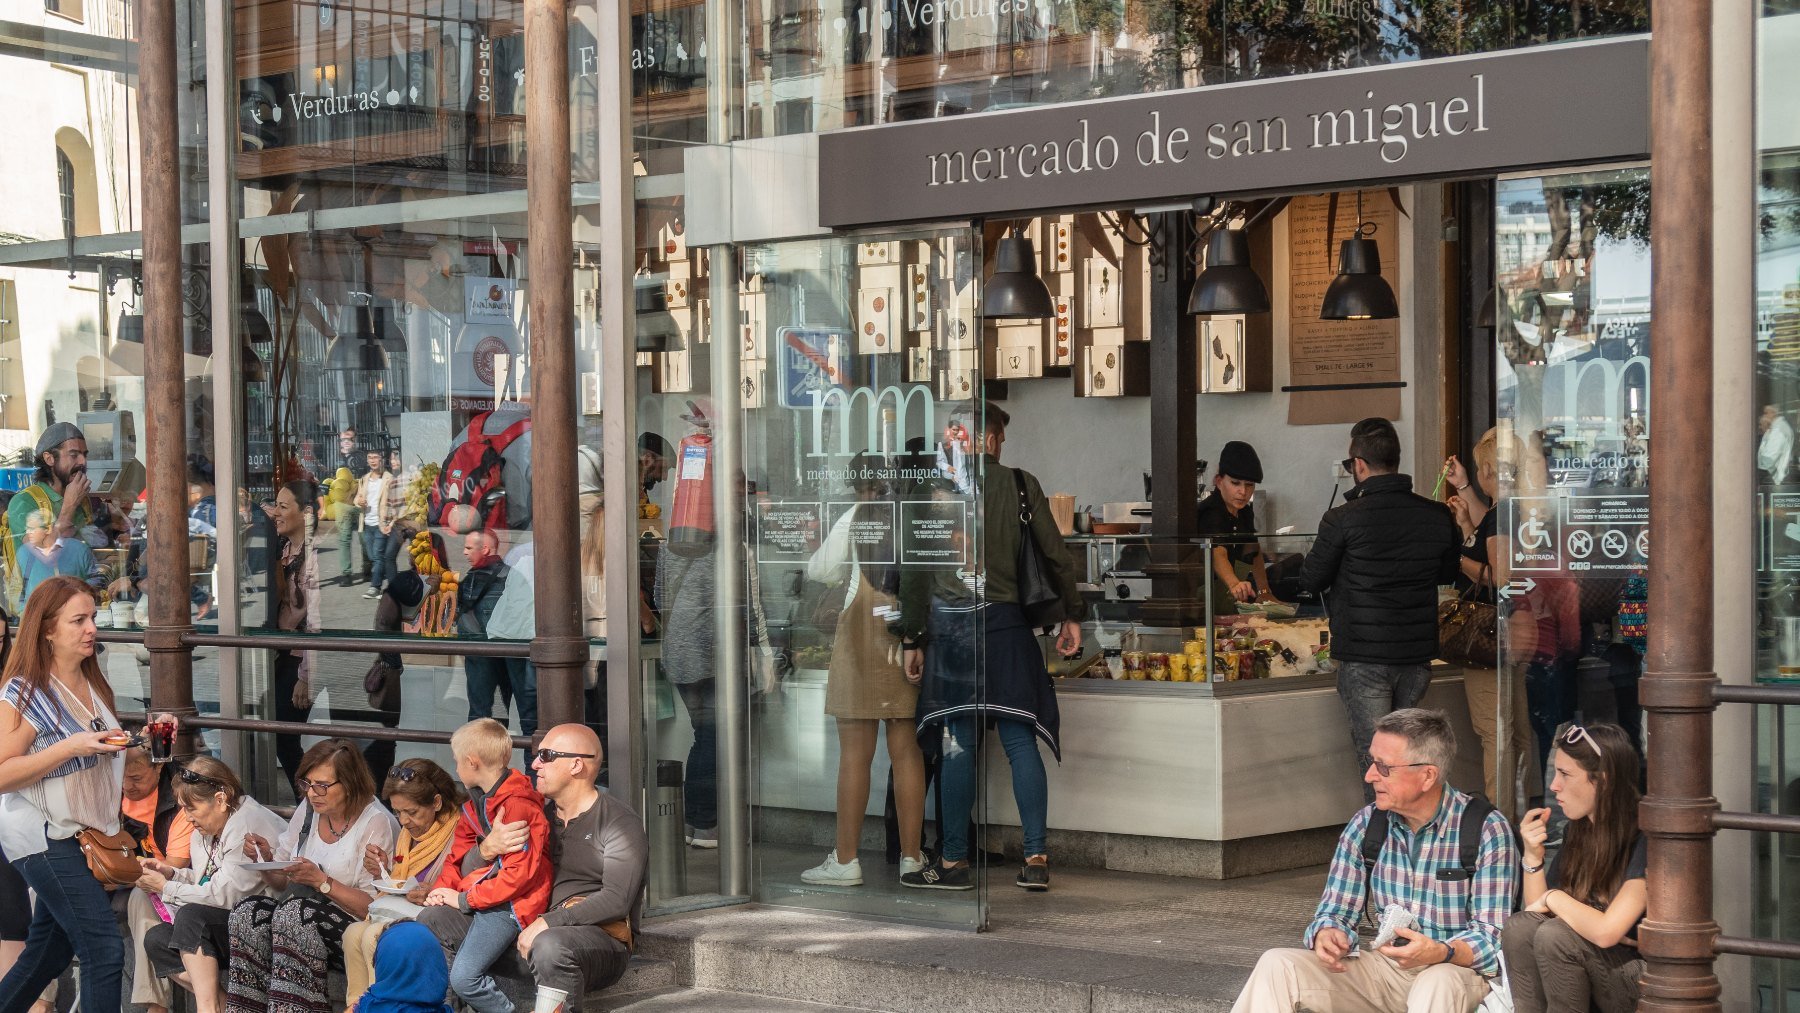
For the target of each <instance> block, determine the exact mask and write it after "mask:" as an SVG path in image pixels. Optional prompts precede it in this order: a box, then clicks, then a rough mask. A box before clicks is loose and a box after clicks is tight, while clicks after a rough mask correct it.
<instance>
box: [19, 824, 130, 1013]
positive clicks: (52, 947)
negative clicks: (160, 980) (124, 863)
mask: <svg viewBox="0 0 1800 1013" xmlns="http://www.w3.org/2000/svg"><path fill="white" fill-rule="evenodd" d="M13 868H15V869H17V870H18V871H19V874H20V875H21V876H24V877H25V882H26V883H27V884H28V885H29V886H30V887H31V888H32V889H33V890H36V891H37V909H36V911H35V912H33V914H32V916H31V931H30V933H29V934H28V935H27V936H26V939H25V952H24V953H22V954H20V955H19V962H18V963H16V964H14V965H13V968H12V970H11V971H8V972H7V974H6V977H5V978H4V979H0V1013H25V1011H26V1010H29V1009H30V1008H31V1004H32V1003H34V1002H36V1001H37V997H38V996H39V995H40V994H42V993H43V991H44V987H45V986H47V985H49V984H50V983H51V982H53V981H55V980H56V978H57V976H58V975H60V974H62V973H63V971H65V970H67V969H68V967H69V961H70V960H72V959H73V958H76V957H80V958H81V1013H119V1008H120V1007H119V1000H120V992H121V986H120V981H121V977H120V976H121V975H122V974H123V972H124V967H125V944H124V941H123V940H122V939H121V938H120V936H119V923H118V922H117V921H116V920H115V919H114V918H113V910H112V902H111V900H110V899H109V898H108V897H107V894H106V891H105V890H104V889H102V888H101V886H100V881H99V880H97V879H95V878H94V874H93V873H91V872H89V871H88V867H87V859H86V858H83V857H82V855H81V846H80V845H78V844H76V843H75V842H74V841H73V840H67V841H51V842H50V850H49V851H46V852H44V853H42V854H38V855H28V856H26V857H24V858H20V859H16V860H15V861H14V862H13Z"/></svg>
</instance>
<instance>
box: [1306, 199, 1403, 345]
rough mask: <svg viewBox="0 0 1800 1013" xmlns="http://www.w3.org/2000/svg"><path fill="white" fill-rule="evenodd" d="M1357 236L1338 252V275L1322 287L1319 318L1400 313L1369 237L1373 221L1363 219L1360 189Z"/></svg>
mask: <svg viewBox="0 0 1800 1013" xmlns="http://www.w3.org/2000/svg"><path fill="white" fill-rule="evenodd" d="M1356 222H1357V225H1356V235H1355V236H1353V237H1352V238H1350V239H1346V240H1344V242H1343V245H1342V247H1340V248H1339V251H1338V273H1337V277H1335V278H1333V279H1331V285H1330V287H1328V288H1326V289H1325V302H1324V304H1323V305H1321V306H1320V307H1319V319H1320V320H1392V319H1394V318H1395V317H1397V316H1399V315H1400V304H1399V303H1398V302H1396V301H1395V300H1394V290H1393V289H1392V288H1389V287H1388V283H1387V279H1385V278H1383V277H1382V276H1381V250H1380V249H1379V248H1378V247H1377V246H1376V245H1375V240H1373V239H1371V238H1369V237H1370V236H1371V235H1373V234H1374V232H1375V225H1374V224H1373V223H1372V222H1365V221H1363V216H1362V191H1360V190H1358V191H1357V193H1356Z"/></svg>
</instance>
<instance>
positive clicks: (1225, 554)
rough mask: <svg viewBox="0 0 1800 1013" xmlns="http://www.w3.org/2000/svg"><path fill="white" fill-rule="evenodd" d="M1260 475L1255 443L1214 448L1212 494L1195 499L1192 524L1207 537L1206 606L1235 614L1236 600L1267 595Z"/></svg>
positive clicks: (1268, 597) (1271, 594) (1271, 596)
mask: <svg viewBox="0 0 1800 1013" xmlns="http://www.w3.org/2000/svg"><path fill="white" fill-rule="evenodd" d="M1262 479H1263V470H1262V460H1261V459H1260V458H1258V457H1257V456H1256V448H1255V447H1252V446H1251V445H1250V444H1248V443H1244V442H1242V441H1240V440H1232V441H1231V442H1229V443H1227V444H1225V448H1224V449H1223V450H1221V451H1219V470H1218V473H1217V474H1215V475H1214V476H1213V491H1212V495H1210V496H1208V497H1206V498H1205V499H1204V500H1201V501H1200V516H1199V523H1198V525H1197V527H1196V529H1195V530H1197V531H1198V532H1199V533H1200V534H1201V535H1202V536H1204V537H1206V538H1210V539H1212V543H1213V547H1212V554H1211V558H1210V559H1208V560H1207V562H1208V564H1209V569H1210V571H1211V573H1212V610H1213V613H1214V614H1216V615H1235V614H1236V613H1237V604H1238V602H1251V601H1273V600H1275V595H1274V592H1273V591H1271V590H1270V587H1269V569H1268V561H1267V559H1266V558H1265V557H1264V556H1263V551H1262V546H1261V545H1259V544H1258V543H1257V540H1256V503H1255V497H1256V486H1257V484H1258V483H1260V482H1261V481H1262Z"/></svg>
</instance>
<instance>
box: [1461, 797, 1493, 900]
mask: <svg viewBox="0 0 1800 1013" xmlns="http://www.w3.org/2000/svg"><path fill="white" fill-rule="evenodd" d="M1492 812H1494V807H1493V806H1492V805H1490V804H1489V803H1488V801H1487V800H1486V799H1483V798H1480V797H1476V796H1470V798H1469V804H1468V805H1467V806H1464V807H1463V814H1462V826H1461V827H1460V828H1459V829H1458V830H1457V833H1456V851H1457V858H1458V860H1459V861H1460V863H1461V864H1462V872H1463V878H1465V879H1474V878H1475V869H1476V867H1477V865H1478V859H1479V858H1480V855H1481V830H1482V827H1483V826H1484V825H1486V823H1487V818H1488V815H1489V814H1490V813H1492Z"/></svg>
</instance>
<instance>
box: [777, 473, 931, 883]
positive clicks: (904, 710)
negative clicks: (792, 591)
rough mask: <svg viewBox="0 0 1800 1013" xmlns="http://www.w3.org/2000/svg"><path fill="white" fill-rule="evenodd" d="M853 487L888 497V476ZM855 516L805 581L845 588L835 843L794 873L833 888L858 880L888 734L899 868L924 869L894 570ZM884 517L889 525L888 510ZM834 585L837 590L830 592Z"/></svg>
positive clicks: (828, 698) (834, 694)
mask: <svg viewBox="0 0 1800 1013" xmlns="http://www.w3.org/2000/svg"><path fill="white" fill-rule="evenodd" d="M867 464H868V461H867V459H866V458H865V459H859V460H858V461H857V462H853V464H852V468H853V471H855V472H857V473H859V474H860V473H862V472H864V471H865V470H866V466H867ZM859 465H861V466H860V467H859ZM854 486H855V492H856V498H857V500H858V501H859V503H880V502H882V501H884V500H886V499H887V496H888V487H887V484H886V483H885V482H881V481H879V480H872V479H859V480H857V481H856V482H855V483H854ZM887 509H888V510H889V511H891V510H892V509H893V508H892V507H891V506H889V507H888V508H887ZM857 518H858V510H857V509H856V508H854V507H853V508H851V509H849V510H846V511H844V514H843V516H842V517H840V518H838V521H837V523H836V524H833V525H832V527H831V532H830V533H829V534H828V535H826V537H825V541H824V542H823V543H821V544H820V546H819V548H818V549H817V550H816V551H815V552H814V553H813V554H812V558H811V559H810V560H809V561H808V562H807V564H806V576H807V579H809V580H815V581H821V582H823V583H826V584H829V585H831V586H832V588H833V590H831V591H827V592H826V593H827V594H842V596H843V609H842V611H840V612H839V613H838V622H837V630H836V634H835V636H834V638H833V641H832V646H831V666H830V669H829V671H828V673H827V682H826V686H825V713H827V714H829V715H831V716H832V717H833V718H834V719H836V721H837V733H838V772H837V846H836V850H834V851H833V852H832V853H831V854H828V855H826V856H825V860H824V861H823V862H821V863H820V864H819V865H818V866H816V867H815V868H811V869H808V870H806V871H805V872H803V873H801V874H800V878H801V879H802V880H805V881H806V882H808V883H821V884H828V885H835V886H857V885H860V884H861V883H862V863H861V862H860V860H858V858H857V856H856V852H857V843H858V842H859V841H860V840H861V839H862V826H863V813H864V812H865V811H866V810H867V809H868V805H869V765H870V764H871V763H872V762H873V761H874V759H875V742H876V740H877V739H878V738H882V737H883V734H884V733H885V738H886V741H887V752H888V762H889V766H890V768H891V769H892V771H893V779H894V804H895V808H896V810H897V815H898V823H899V831H900V872H901V874H903V875H904V874H906V873H909V872H917V871H918V870H920V869H921V868H923V866H924V862H923V860H922V858H921V856H920V852H919V836H920V832H921V830H922V828H923V825H924V821H925V757H924V754H923V753H921V752H920V750H919V740H918V736H917V735H916V734H915V733H914V731H913V727H912V719H913V717H914V714H915V713H916V711H917V708H918V702H919V689H918V687H917V686H915V685H914V684H913V683H912V682H910V681H908V680H907V678H906V672H905V670H904V669H903V668H902V667H901V656H900V641H899V640H898V639H896V638H895V637H894V635H893V634H892V633H890V632H889V631H888V619H889V617H890V616H891V615H892V614H893V613H894V611H895V610H896V608H897V606H898V604H899V599H898V597H897V596H898V593H899V590H900V586H899V584H900V582H899V573H898V571H897V570H896V569H895V568H894V567H893V566H889V565H883V564H885V563H887V562H888V561H889V560H891V559H893V558H894V557H893V555H892V551H891V547H890V548H889V549H888V550H886V551H884V552H881V553H879V554H875V553H867V552H865V551H864V550H863V549H862V548H861V547H860V546H859V545H858V544H857V542H856V540H855V539H854V538H853V532H854V527H853V525H854V524H855V523H856V521H857ZM868 519H869V518H864V520H865V522H867V520H868ZM880 520H881V523H882V524H883V525H888V524H891V514H887V515H883V516H881V517H880ZM865 555H874V556H875V557H876V558H875V561H874V562H873V563H869V562H864V561H863V557H864V556H865ZM840 585H842V586H843V588H844V590H843V591H842V592H838V591H837V590H836V588H837V587H838V586H840Z"/></svg>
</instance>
